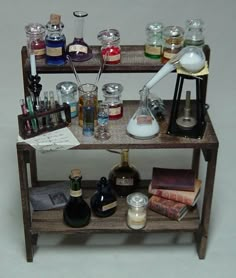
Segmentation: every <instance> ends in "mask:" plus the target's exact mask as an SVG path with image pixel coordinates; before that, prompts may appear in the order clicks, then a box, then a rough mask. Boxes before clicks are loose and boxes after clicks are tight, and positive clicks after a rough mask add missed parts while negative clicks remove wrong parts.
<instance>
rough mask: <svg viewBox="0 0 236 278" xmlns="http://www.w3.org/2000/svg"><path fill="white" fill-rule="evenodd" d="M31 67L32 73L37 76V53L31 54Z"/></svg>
mask: <svg viewBox="0 0 236 278" xmlns="http://www.w3.org/2000/svg"><path fill="white" fill-rule="evenodd" d="M30 69H31V75H32V76H35V75H36V74H37V73H36V62H35V55H34V54H30Z"/></svg>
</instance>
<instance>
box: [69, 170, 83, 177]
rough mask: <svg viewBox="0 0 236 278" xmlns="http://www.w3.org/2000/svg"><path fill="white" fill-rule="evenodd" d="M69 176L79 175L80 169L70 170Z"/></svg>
mask: <svg viewBox="0 0 236 278" xmlns="http://www.w3.org/2000/svg"><path fill="white" fill-rule="evenodd" d="M70 177H71V178H75V177H81V171H80V169H73V170H71V175H70Z"/></svg>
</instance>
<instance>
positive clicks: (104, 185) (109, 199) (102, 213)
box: [90, 177, 117, 217]
mask: <svg viewBox="0 0 236 278" xmlns="http://www.w3.org/2000/svg"><path fill="white" fill-rule="evenodd" d="M90 206H91V209H92V211H93V213H94V214H95V215H96V216H98V217H108V216H111V215H112V214H114V213H115V211H116V207H117V200H116V196H115V194H114V193H113V191H112V187H111V185H110V183H109V182H108V181H107V179H106V178H105V177H101V179H100V181H99V182H98V183H97V191H96V192H95V194H94V195H93V196H92V198H91V200H90Z"/></svg>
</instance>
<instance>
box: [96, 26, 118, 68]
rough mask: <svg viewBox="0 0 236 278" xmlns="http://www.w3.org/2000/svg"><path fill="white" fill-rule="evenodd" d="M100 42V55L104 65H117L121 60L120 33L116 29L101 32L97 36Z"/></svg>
mask: <svg viewBox="0 0 236 278" xmlns="http://www.w3.org/2000/svg"><path fill="white" fill-rule="evenodd" d="M97 38H98V40H99V41H100V42H101V44H102V47H101V54H102V57H103V59H104V61H105V62H106V64H119V63H120V59H121V48H120V32H119V31H118V30H116V29H106V30H102V31H100V32H99V33H98V35H97Z"/></svg>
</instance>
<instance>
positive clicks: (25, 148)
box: [16, 46, 219, 262]
mask: <svg viewBox="0 0 236 278" xmlns="http://www.w3.org/2000/svg"><path fill="white" fill-rule="evenodd" d="M129 49H130V51H131V52H132V51H133V50H135V49H136V46H134V47H132V46H129ZM25 51H26V49H25V47H23V48H22V59H23V60H22V66H23V78H24V86H26V84H27V83H25V81H26V76H27V73H28V72H29V65H28V58H27V57H26V53H25ZM127 51H128V50H127ZM139 51H140V50H139ZM142 59H143V58H142ZM151 63H152V62H151ZM137 64H138V66H137V67H138V68H139V67H142V64H141V62H140V63H137ZM120 66H121V67H122V65H120ZM38 68H39V69H40V72H42V73H47V71H48V73H49V72H50V73H55V72H56V73H65V72H67V71H68V72H71V71H70V70H69V68H68V69H67V67H66V66H65V67H62V69H60V71H57V70H55V68H54V67H52V68H50V67H49V66H46V65H42V66H39V67H38V66H37V69H38ZM49 68H50V70H49ZM85 68H86V67H85ZM142 69H143V67H142ZM150 69H151V67H150ZM90 70H91V69H90ZM126 70H127V72H130V71H131V72H132V70H131V68H130V67H127V68H126ZM146 70H147V69H145V71H146ZM140 71H141V69H140ZM153 71H156V68H155V70H154V68H153ZM38 72H39V71H38ZM83 72H85V69H84V71H83ZM113 72H115V71H113ZM134 72H139V70H138V69H134ZM206 81H207V80H206ZM25 94H26V95H27V91H26V90H25ZM164 102H165V104H166V108H167V115H166V118H165V120H164V121H162V122H160V133H159V134H158V136H157V137H155V138H153V139H150V140H137V139H134V138H132V137H130V136H128V135H127V134H126V125H127V123H128V120H129V119H130V117H131V116H132V115H133V113H134V112H135V110H136V109H137V105H138V102H137V101H125V102H124V117H123V118H122V119H120V120H117V121H111V124H110V132H111V138H110V139H109V140H107V141H105V142H99V141H97V140H96V139H91V138H90V139H89V140H88V139H87V138H86V137H84V136H83V135H82V129H81V128H80V127H79V126H78V123H77V119H73V120H72V125H71V126H70V129H71V131H72V132H73V134H74V135H75V136H76V137H77V138H78V140H79V142H80V145H78V146H76V147H74V148H72V149H73V150H74V151H79V150H98V149H103V150H106V149H122V148H129V149H140V150H141V149H153V151H156V152H158V150H159V149H183V150H184V149H192V169H193V170H194V171H195V173H197V174H198V171H199V164H200V155H201V153H202V154H203V156H204V159H205V162H206V176H205V185H204V186H203V193H202V194H203V204H202V208H201V210H200V211H201V215H199V213H198V210H197V209H194V210H193V211H192V212H190V213H188V214H187V215H186V216H185V217H184V219H182V220H181V221H180V222H178V221H174V220H170V219H168V218H167V217H165V216H161V215H159V214H157V213H154V212H151V211H149V212H148V221H147V226H146V227H145V228H144V229H143V230H140V231H133V230H131V229H129V228H128V227H127V225H126V217H125V213H126V209H127V207H126V204H125V200H124V199H119V200H118V206H119V207H118V210H117V212H116V213H115V214H114V215H113V216H111V217H109V218H105V219H100V218H96V217H94V216H92V219H91V222H90V224H89V225H88V226H86V227H84V228H81V229H75V228H70V227H68V226H66V225H65V224H64V223H63V220H62V210H54V211H43V212H31V209H30V202H29V192H30V187H31V186H32V187H35V186H41V185H44V184H45V182H44V183H43V182H42V181H39V180H38V177H37V162H36V161H37V159H36V155H37V151H36V150H35V149H34V148H32V147H31V146H30V145H28V144H26V143H22V142H19V143H17V145H16V147H17V157H18V167H19V181H20V190H21V202H22V211H23V222H24V234H25V246H26V258H27V261H28V262H32V261H33V254H34V247H35V245H36V244H37V237H38V234H39V233H65V234H67V233H70V234H71V233H73V234H77V233H88V234H89V233H94V232H96V233H107V232H109V233H120V232H124V233H149V232H162V231H188V232H193V233H194V235H195V238H196V246H197V252H198V256H199V258H200V259H204V258H205V255H206V249H207V239H208V228H209V222H210V214H211V204H212V196H213V189H214V179H215V171H216V163H217V152H218V146H219V143H218V139H217V136H216V133H215V131H214V128H213V125H212V123H211V120H210V117H209V115H208V114H207V115H206V129H205V133H204V136H203V138H202V139H193V138H184V137H177V136H171V135H168V134H167V128H168V120H169V112H170V109H171V101H164ZM170 155H171V154H170ZM28 166H29V167H28ZM29 180H30V184H29ZM84 182H85V183H86V189H84V194H85V197H86V198H87V199H88V200H89V198H90V196H91V194H92V192H94V188H95V182H94V181H84ZM87 184H88V185H89V186H88V187H87ZM148 184H149V181H148V180H147V181H142V183H141V187H140V190H142V191H144V192H147V186H148ZM145 190H146V191H145Z"/></svg>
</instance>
